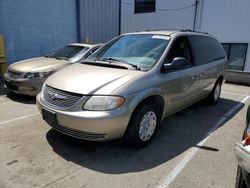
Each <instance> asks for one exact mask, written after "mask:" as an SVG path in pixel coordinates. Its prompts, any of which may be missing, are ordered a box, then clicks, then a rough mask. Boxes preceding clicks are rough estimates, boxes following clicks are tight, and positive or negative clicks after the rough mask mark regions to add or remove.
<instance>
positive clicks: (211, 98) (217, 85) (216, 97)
mask: <svg viewBox="0 0 250 188" xmlns="http://www.w3.org/2000/svg"><path fill="white" fill-rule="evenodd" d="M221 85H222V82H221V81H220V80H217V81H216V83H215V84H214V87H213V89H212V91H211V93H210V94H209V96H208V97H207V101H208V103H209V104H211V105H215V104H217V102H218V101H219V99H220V94H221ZM218 88H219V93H218V95H217V94H216V92H218V90H217V89H218Z"/></svg>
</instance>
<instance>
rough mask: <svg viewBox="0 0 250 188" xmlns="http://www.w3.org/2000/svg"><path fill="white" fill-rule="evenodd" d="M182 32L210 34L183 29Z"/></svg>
mask: <svg viewBox="0 0 250 188" xmlns="http://www.w3.org/2000/svg"><path fill="white" fill-rule="evenodd" d="M180 31H181V32H194V33H204V34H208V33H207V32H202V31H192V30H191V29H181V30H180Z"/></svg>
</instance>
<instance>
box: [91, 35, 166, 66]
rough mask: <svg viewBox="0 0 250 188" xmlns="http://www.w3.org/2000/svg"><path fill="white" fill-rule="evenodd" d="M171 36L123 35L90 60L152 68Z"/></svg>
mask: <svg viewBox="0 0 250 188" xmlns="http://www.w3.org/2000/svg"><path fill="white" fill-rule="evenodd" d="M169 39H170V37H169V36H166V35H153V34H129V35H122V36H120V37H118V38H116V39H114V40H112V41H111V42H109V43H107V44H106V45H105V46H104V47H103V48H101V49H100V50H99V51H97V52H96V53H94V54H93V55H91V56H90V57H89V59H90V60H111V61H112V60H115V61H116V63H119V61H120V63H123V64H124V63H127V64H130V65H133V66H135V67H139V68H140V69H141V70H149V69H151V68H152V67H153V66H154V65H155V64H156V62H157V61H158V60H159V58H160V57H161V55H162V54H163V52H164V50H165V49H166V47H167V45H168V43H169Z"/></svg>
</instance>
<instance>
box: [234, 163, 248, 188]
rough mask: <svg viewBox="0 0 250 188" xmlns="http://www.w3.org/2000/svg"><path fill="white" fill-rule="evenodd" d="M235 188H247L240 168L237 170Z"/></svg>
mask: <svg viewBox="0 0 250 188" xmlns="http://www.w3.org/2000/svg"><path fill="white" fill-rule="evenodd" d="M235 188H247V184H246V182H245V180H244V178H243V174H242V171H241V168H240V166H238V169H237V175H236V182H235Z"/></svg>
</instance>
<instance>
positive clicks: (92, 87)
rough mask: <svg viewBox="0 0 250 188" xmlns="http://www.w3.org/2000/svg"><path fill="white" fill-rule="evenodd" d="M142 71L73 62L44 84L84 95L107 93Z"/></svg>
mask: <svg viewBox="0 0 250 188" xmlns="http://www.w3.org/2000/svg"><path fill="white" fill-rule="evenodd" d="M143 73H144V72H143V71H136V70H124V69H117V68H106V67H99V66H94V65H84V64H74V65H71V66H68V67H66V68H64V69H62V70H60V71H58V72H56V73H55V74H53V75H51V76H50V77H49V78H48V79H47V80H46V82H45V84H47V85H49V86H51V87H54V88H56V89H60V90H64V91H69V92H73V93H80V94H84V95H90V94H102V95H108V94H111V93H112V92H113V91H114V90H115V89H117V88H118V87H120V86H121V85H123V84H124V83H126V82H127V81H129V80H131V79H133V78H135V77H137V76H139V75H141V74H143Z"/></svg>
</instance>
